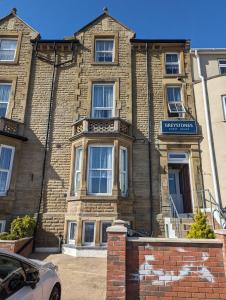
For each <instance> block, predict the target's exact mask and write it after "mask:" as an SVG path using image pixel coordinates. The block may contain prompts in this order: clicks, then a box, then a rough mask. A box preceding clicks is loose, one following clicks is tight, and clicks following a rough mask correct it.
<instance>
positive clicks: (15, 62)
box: [0, 60, 18, 65]
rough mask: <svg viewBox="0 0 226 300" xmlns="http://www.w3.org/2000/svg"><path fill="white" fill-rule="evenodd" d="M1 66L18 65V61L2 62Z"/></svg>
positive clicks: (0, 62)
mask: <svg viewBox="0 0 226 300" xmlns="http://www.w3.org/2000/svg"><path fill="white" fill-rule="evenodd" d="M0 65H18V61H17V60H12V61H6V60H5V61H3V60H0Z"/></svg>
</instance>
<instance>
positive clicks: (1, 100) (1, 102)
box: [0, 83, 11, 117]
mask: <svg viewBox="0 0 226 300" xmlns="http://www.w3.org/2000/svg"><path fill="white" fill-rule="evenodd" d="M10 92H11V84H9V83H0V117H5V116H6V114H7V109H8V104H9V97H10Z"/></svg>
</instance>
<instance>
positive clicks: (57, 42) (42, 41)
mask: <svg viewBox="0 0 226 300" xmlns="http://www.w3.org/2000/svg"><path fill="white" fill-rule="evenodd" d="M31 43H32V44H36V43H39V44H51V43H55V44H80V42H79V41H78V40H54V39H51V40H41V39H40V40H39V39H32V40H31Z"/></svg>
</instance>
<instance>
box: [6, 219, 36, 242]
mask: <svg viewBox="0 0 226 300" xmlns="http://www.w3.org/2000/svg"><path fill="white" fill-rule="evenodd" d="M34 228H35V219H34V218H33V217H30V216H24V217H17V218H16V219H14V220H13V221H12V223H11V225H10V233H11V234H12V235H14V236H17V237H19V238H24V237H30V236H32V235H33V232H34Z"/></svg>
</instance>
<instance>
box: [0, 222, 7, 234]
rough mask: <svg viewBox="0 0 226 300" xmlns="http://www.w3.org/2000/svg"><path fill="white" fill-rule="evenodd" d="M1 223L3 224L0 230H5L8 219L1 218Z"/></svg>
mask: <svg viewBox="0 0 226 300" xmlns="http://www.w3.org/2000/svg"><path fill="white" fill-rule="evenodd" d="M0 224H1V225H2V226H1V230H0V232H4V231H5V225H6V220H0Z"/></svg>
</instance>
